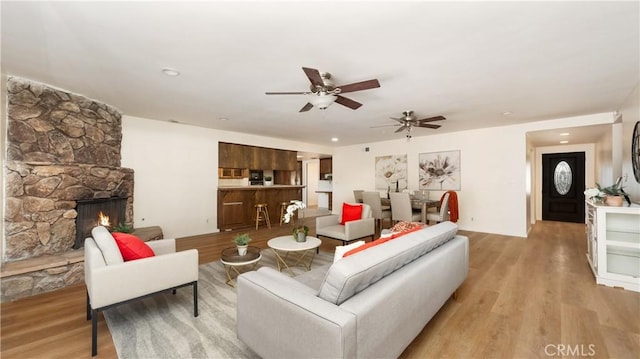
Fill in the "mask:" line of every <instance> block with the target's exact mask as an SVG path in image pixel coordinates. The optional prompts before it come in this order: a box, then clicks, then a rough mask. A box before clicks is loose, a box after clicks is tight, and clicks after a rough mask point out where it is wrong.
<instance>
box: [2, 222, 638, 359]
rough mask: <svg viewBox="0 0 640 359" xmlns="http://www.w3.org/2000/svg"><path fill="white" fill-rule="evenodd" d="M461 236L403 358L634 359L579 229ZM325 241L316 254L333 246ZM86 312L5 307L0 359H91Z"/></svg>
mask: <svg viewBox="0 0 640 359" xmlns="http://www.w3.org/2000/svg"><path fill="white" fill-rule="evenodd" d="M308 225H310V226H313V219H308ZM247 232H249V233H250V234H251V237H252V238H253V242H252V243H251V245H256V246H258V247H261V248H266V241H267V240H268V239H270V238H272V237H274V236H277V235H284V234H288V233H290V227H287V226H283V227H279V226H278V225H275V226H274V227H273V229H271V230H267V229H262V228H261V229H260V230H258V231H255V230H253V229H250V230H248V231H247ZM314 232H315V231H314V228H312V229H311V233H314ZM236 233H238V232H227V233H219V234H214V235H203V236H195V237H189V238H181V239H179V240H178V247H179V249H186V248H198V249H199V252H200V262H201V263H206V262H210V261H214V260H217V259H218V258H219V253H220V251H221V250H222V249H223V248H226V247H229V246H233V243H232V242H231V239H232V238H233V236H234V235H235V234H236ZM461 233H462V234H465V235H467V236H469V239H470V259H469V266H470V269H469V276H468V278H467V280H466V282H465V283H464V284H463V285H462V287H461V288H460V291H459V296H458V299H457V300H449V301H448V302H447V303H446V304H445V306H444V307H443V308H442V309H441V310H440V312H439V313H438V314H436V316H435V317H434V318H433V319H432V320H431V321H430V322H429V324H427V326H426V327H425V328H424V330H423V331H422V333H421V334H420V335H419V336H418V337H417V338H416V339H415V340H414V341H413V342H412V343H411V345H410V346H409V347H408V348H407V349H406V350H405V352H404V353H403V354H402V356H401V358H440V357H448V358H535V357H549V356H550V357H561V356H563V355H562V354H567V355H564V356H574V357H575V356H581V355H582V356H587V357H594V358H607V357H609V358H638V357H640V294H638V293H634V292H629V291H624V290H621V289H616V288H608V287H604V286H598V285H596V284H595V281H594V279H593V276H592V274H591V272H590V269H589V267H588V264H587V262H586V258H585V239H584V238H585V234H584V225H581V224H569V223H560V222H538V223H537V224H536V225H535V227H534V229H533V230H532V233H531V235H530V236H529V238H528V239H526V240H525V239H522V238H516V237H509V236H501V235H495V234H485V233H474V232H461ZM323 242H324V243H323V245H322V247H321V250H323V251H332V250H333V248H334V247H335V245H337V244H339V243H338V242H335V243H332V242H333V241H323ZM425 275H428V273H426V274H425ZM425 290H428V289H425ZM84 305H85V291H84V286H82V285H79V286H74V287H70V288H66V289H63V290H59V291H56V292H53V293H47V294H42V295H38V296H34V297H31V298H26V299H23V300H19V301H16V302H12V303H4V304H2V306H1V319H0V320H1V322H2V325H1V330H2V331H1V343H0V344H1V348H0V349H1V351H0V356H1V357H2V358H3V359H9V358H84V357H89V356H90V342H91V326H90V324H89V323H90V322H88V321H86V320H85V309H84ZM99 325H100V326H99V330H98V336H99V339H98V343H99V347H98V356H97V358H115V357H116V353H115V349H114V347H113V342H112V339H111V335H110V334H109V331H108V328H107V326H106V324H105V322H104V319H103V318H102V316H101V317H100V321H99ZM563 348H564V349H563ZM545 349H546V352H545ZM561 349H562V350H564V351H561ZM569 350H572V351H569ZM576 350H579V351H576Z"/></svg>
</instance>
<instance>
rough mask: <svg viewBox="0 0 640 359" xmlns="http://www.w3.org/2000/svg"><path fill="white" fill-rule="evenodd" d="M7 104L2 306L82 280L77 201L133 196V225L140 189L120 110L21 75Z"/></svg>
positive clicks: (128, 217) (128, 218)
mask: <svg viewBox="0 0 640 359" xmlns="http://www.w3.org/2000/svg"><path fill="white" fill-rule="evenodd" d="M7 103H8V111H7V116H8V118H7V140H8V141H7V147H6V149H3V150H6V151H7V152H6V153H7V162H6V164H5V168H4V172H5V176H6V183H7V186H6V189H5V198H6V202H5V218H4V221H5V233H4V234H3V248H4V254H3V258H2V300H3V301H5V300H13V299H17V298H19V297H23V296H28V295H33V294H37V293H40V292H44V291H49V290H53V289H57V288H60V287H64V286H67V285H72V284H76V283H80V282H82V278H83V275H82V273H83V268H82V253H81V250H76V251H74V250H73V249H72V247H73V245H74V241H75V237H76V225H75V219H76V216H77V212H76V206H77V201H83V200H94V199H102V198H111V197H122V198H126V199H127V203H126V211H125V212H126V214H125V221H124V223H125V224H127V225H131V224H132V222H133V183H134V178H133V170H131V169H128V168H121V167H120V145H121V140H122V125H121V114H120V113H119V111H118V110H116V109H114V108H112V107H110V106H108V105H105V104H102V103H99V102H97V101H94V100H91V99H88V98H86V97H84V96H81V95H76V94H72V93H69V92H66V91H63V90H59V89H54V88H51V87H49V86H47V85H44V84H40V83H36V82H33V81H28V80H25V79H20V78H16V77H10V78H9V79H8V82H7Z"/></svg>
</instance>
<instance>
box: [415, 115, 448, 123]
mask: <svg viewBox="0 0 640 359" xmlns="http://www.w3.org/2000/svg"><path fill="white" fill-rule="evenodd" d="M446 119H447V118H446V117H444V116H435V117H429V118H423V119H422V120H418V122H420V123H424V122H433V121H442V120H446Z"/></svg>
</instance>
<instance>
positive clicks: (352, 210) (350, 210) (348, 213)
mask: <svg viewBox="0 0 640 359" xmlns="http://www.w3.org/2000/svg"><path fill="white" fill-rule="evenodd" d="M361 218H362V205H361V204H355V205H353V204H349V203H343V204H342V220H341V221H340V224H342V225H344V224H345V223H347V222H349V221H355V220H358V219H361Z"/></svg>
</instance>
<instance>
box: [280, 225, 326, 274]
mask: <svg viewBox="0 0 640 359" xmlns="http://www.w3.org/2000/svg"><path fill="white" fill-rule="evenodd" d="M321 243H322V241H321V240H319V239H318V238H316V237H310V236H307V240H306V241H305V242H296V240H295V239H294V238H293V236H292V235H288V236H281V237H276V238H273V239H270V240H269V241H268V242H267V245H268V246H269V248H271V249H272V250H273V253H275V255H276V262H277V263H278V270H279V271H281V272H282V270H283V269H286V270H287V271H289V274H290V275H291V276H292V277H293V276H294V274H293V271H292V270H291V267H294V266H302V267H304V268H307V270H311V263H313V258H314V257H315V255H316V250H317V249H318V247H320V244H321ZM292 253H295V254H294V255H293V256H294V257H297V258H296V259H295V262H291V261H290V262H288V261H287V260H288V259H289V255H290V254H292ZM309 253H311V255H310V256H309V257H308V256H307V255H308V254H309ZM281 254H284V256H281ZM305 258H309V262H308V263H305V261H304V260H305Z"/></svg>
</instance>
